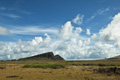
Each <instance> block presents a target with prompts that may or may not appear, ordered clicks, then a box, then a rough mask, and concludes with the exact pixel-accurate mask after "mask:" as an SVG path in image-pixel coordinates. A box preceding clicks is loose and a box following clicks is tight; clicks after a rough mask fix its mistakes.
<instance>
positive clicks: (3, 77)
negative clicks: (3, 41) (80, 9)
mask: <svg viewBox="0 0 120 80" xmlns="http://www.w3.org/2000/svg"><path fill="white" fill-rule="evenodd" d="M114 68H117V71H116V72H115V73H114V72H113V71H109V70H110V69H114ZM119 68H120V62H119V60H104V61H102V60H98V61H47V62H46V61H0V80H120V76H119V75H120V74H119V72H120V71H119Z"/></svg>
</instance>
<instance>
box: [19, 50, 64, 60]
mask: <svg viewBox="0 0 120 80" xmlns="http://www.w3.org/2000/svg"><path fill="white" fill-rule="evenodd" d="M19 60H64V59H63V58H62V57H61V56H59V55H55V56H54V54H53V52H47V53H43V54H39V55H35V56H31V57H27V58H21V59H19Z"/></svg>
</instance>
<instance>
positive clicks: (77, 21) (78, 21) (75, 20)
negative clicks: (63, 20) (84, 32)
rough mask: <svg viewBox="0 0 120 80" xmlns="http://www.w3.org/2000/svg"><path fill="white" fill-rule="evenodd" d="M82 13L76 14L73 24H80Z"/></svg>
mask: <svg viewBox="0 0 120 80" xmlns="http://www.w3.org/2000/svg"><path fill="white" fill-rule="evenodd" d="M83 18H84V15H81V14H78V15H77V16H76V17H75V18H74V19H73V22H74V23H75V24H78V25H81V24H82V22H83Z"/></svg>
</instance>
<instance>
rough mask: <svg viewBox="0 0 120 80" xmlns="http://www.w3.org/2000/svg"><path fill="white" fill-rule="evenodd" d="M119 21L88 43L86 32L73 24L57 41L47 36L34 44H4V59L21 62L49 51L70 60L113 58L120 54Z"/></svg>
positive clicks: (1, 49)
mask: <svg viewBox="0 0 120 80" xmlns="http://www.w3.org/2000/svg"><path fill="white" fill-rule="evenodd" d="M119 20H120V14H117V15H116V16H115V17H114V18H113V21H112V22H111V23H110V24H108V26H107V27H106V28H105V29H102V30H101V31H100V32H99V34H95V33H94V34H93V35H92V36H90V37H88V38H84V39H83V37H84V36H82V35H81V33H82V28H81V27H76V28H75V27H74V26H73V25H72V24H71V21H68V22H66V23H65V24H64V25H63V26H62V28H61V29H60V31H59V32H58V34H57V35H56V37H54V38H52V37H51V36H50V35H48V34H47V33H45V34H44V36H45V38H43V37H35V38H34V39H33V40H31V41H21V40H19V41H18V42H16V43H15V42H0V45H1V46H0V59H18V58H21V57H28V56H33V55H36V54H41V53H44V52H49V51H52V52H54V53H55V54H59V55H61V56H62V57H63V58H65V59H66V60H67V59H103V58H108V57H113V56H116V55H118V54H119V49H120V48H116V46H119V44H120V43H119V42H120V41H119V40H120V38H119V37H120V35H119V27H118V26H119V22H120V21H119ZM35 30H36V29H35ZM30 31H31V29H30V30H28V32H30ZM43 32H44V31H43ZM88 32H89V30H88ZM88 34H90V33H88ZM99 38H101V39H99ZM94 41H96V42H94ZM104 41H107V42H109V41H114V42H115V44H111V43H110V44H109V43H105V42H104Z"/></svg>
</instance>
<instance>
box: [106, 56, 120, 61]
mask: <svg viewBox="0 0 120 80" xmlns="http://www.w3.org/2000/svg"><path fill="white" fill-rule="evenodd" d="M107 60H120V56H115V57H111V58H108V59H107Z"/></svg>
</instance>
